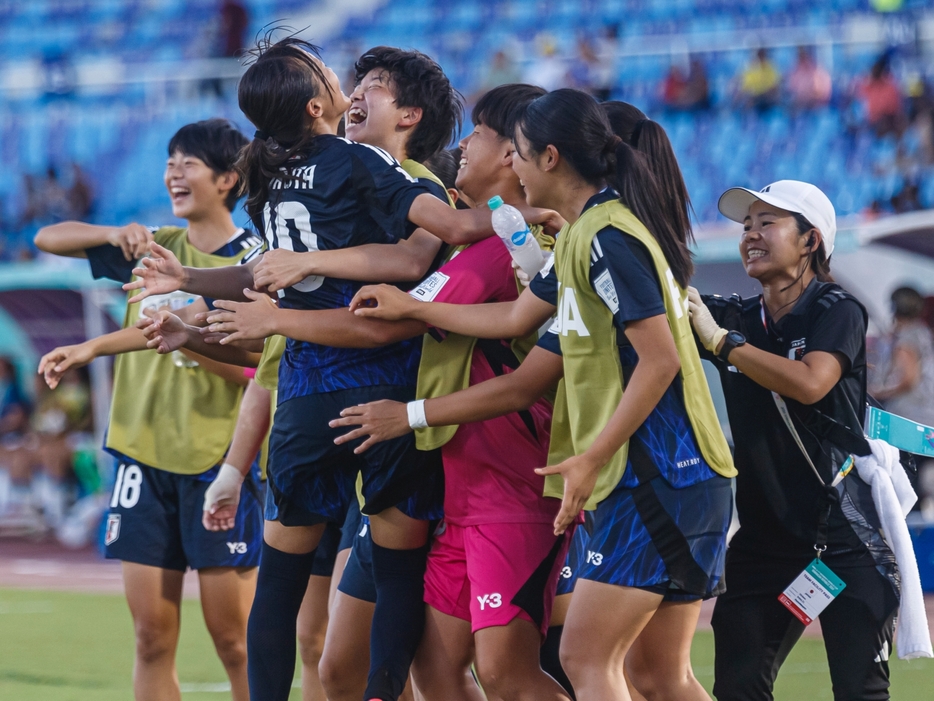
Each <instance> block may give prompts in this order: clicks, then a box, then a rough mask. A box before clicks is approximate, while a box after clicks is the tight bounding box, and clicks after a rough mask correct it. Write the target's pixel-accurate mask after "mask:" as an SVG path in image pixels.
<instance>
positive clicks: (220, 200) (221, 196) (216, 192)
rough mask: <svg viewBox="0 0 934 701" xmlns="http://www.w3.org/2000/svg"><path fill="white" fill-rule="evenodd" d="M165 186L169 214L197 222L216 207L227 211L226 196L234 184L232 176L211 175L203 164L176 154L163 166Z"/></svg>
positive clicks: (209, 170) (211, 172)
mask: <svg viewBox="0 0 934 701" xmlns="http://www.w3.org/2000/svg"><path fill="white" fill-rule="evenodd" d="M164 181H165V187H166V189H167V190H168V191H169V198H170V199H171V200H172V214H174V215H175V216H176V217H178V218H179V219H188V220H192V219H194V220H197V219H200V218H203V217H205V216H206V215H207V214H208V213H210V212H213V211H214V210H215V209H216V208H218V207H221V208H223V209H225V210H226V209H227V206H226V204H225V201H226V198H227V193H229V192H230V189H231V187H233V186H234V185H235V184H236V176H234V175H233V174H232V173H222V174H220V175H215V173H214V171H213V170H211V169H210V168H209V167H208V166H207V165H206V164H205V162H204V161H202V160H201V159H200V158H196V157H195V156H189V155H187V154H185V153H182V152H181V151H176V152H175V153H173V154H172V155H171V156H169V160H168V161H166V164H165V176H164Z"/></svg>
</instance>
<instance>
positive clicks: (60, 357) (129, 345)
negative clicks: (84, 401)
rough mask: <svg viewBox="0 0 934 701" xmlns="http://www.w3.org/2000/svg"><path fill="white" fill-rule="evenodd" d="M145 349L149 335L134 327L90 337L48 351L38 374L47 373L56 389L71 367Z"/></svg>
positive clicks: (45, 374)
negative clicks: (103, 357)
mask: <svg viewBox="0 0 934 701" xmlns="http://www.w3.org/2000/svg"><path fill="white" fill-rule="evenodd" d="M145 349H146V337H145V336H144V335H143V333H142V332H141V331H140V330H139V329H136V328H133V327H132V326H131V327H130V328H127V329H120V330H119V331H114V332H113V333H108V334H104V335H103V336H98V337H97V338H92V339H89V340H87V341H85V342H84V343H78V344H75V345H73V346H59V347H58V348H55V349H53V350H51V351H49V352H48V353H46V354H45V355H43V356H42V358H41V359H40V360H39V374H40V375H43V376H44V378H45V382H46V384H47V385H48V386H49V387H51V388H52V389H55V388H56V387H57V386H58V383H59V381H61V379H62V376H63V375H64V374H65V373H66V372H67V371H68V369H69V368H80V367H84V366H85V365H87V364H88V363H90V362H91V361H92V360H94V359H95V358H100V357H101V356H104V355H117V354H118V353H129V352H131V351H138V350H145Z"/></svg>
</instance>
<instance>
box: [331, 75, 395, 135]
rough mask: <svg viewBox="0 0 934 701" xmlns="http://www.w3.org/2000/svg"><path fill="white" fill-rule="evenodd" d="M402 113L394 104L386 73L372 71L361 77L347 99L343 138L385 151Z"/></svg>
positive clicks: (389, 80)
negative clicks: (348, 106)
mask: <svg viewBox="0 0 934 701" xmlns="http://www.w3.org/2000/svg"><path fill="white" fill-rule="evenodd" d="M405 113H406V110H405V109H404V108H401V107H399V106H398V105H397V104H396V97H395V95H394V94H393V91H392V87H391V79H390V75H389V71H387V70H385V69H383V68H374V69H373V70H371V71H370V72H369V73H367V74H366V75H365V76H363V79H362V80H361V81H360V83H359V84H358V85H357V87H356V88H354V91H353V93H351V95H350V109H349V110H348V111H347V119H346V122H345V129H346V133H347V138H348V139H350V140H351V141H357V142H359V143H362V144H370V145H371V146H380V147H386V146H387V145H388V144H389V142H390V139H391V137H392V136H393V135H394V134H395V131H396V127H397V126H398V125H399V123H400V122H401V121H402V120H403V119H404V117H405Z"/></svg>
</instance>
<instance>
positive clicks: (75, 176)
mask: <svg viewBox="0 0 934 701" xmlns="http://www.w3.org/2000/svg"><path fill="white" fill-rule="evenodd" d="M66 194H67V198H68V218H69V219H77V220H79V221H87V220H88V219H90V217H91V214H92V213H93V211H94V190H93V188H92V187H91V181H90V180H89V179H88V176H87V175H86V174H85V172H84V171H83V170H82V169H81V166H79V165H78V164H77V163H72V164H71V186H70V187H69V188H68V192H67V193H66Z"/></svg>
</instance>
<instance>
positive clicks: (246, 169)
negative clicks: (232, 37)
mask: <svg viewBox="0 0 934 701" xmlns="http://www.w3.org/2000/svg"><path fill="white" fill-rule="evenodd" d="M274 31H275V30H271V31H270V32H267V34H266V35H265V36H264V37H263V38H262V39H261V40H260V41H259V42H258V43H257V46H256V47H255V48H254V49H253V50H252V51H250V54H251V55H252V56H253V57H254V61H253V63H252V64H251V65H250V67H249V68H247V70H246V72H245V73H244V74H243V77H242V78H241V79H240V85H239V86H238V88H237V98H238V101H239V104H240V110H241V111H242V112H243V114H244V115H246V118H247V119H249V120H250V121H251V122H252V123H253V125H254V126H255V127H256V129H257V131H256V134H254V136H253V140H252V141H251V142H250V143H249V144H247V146H246V147H245V148H244V149H243V150H242V151H241V152H240V157H239V159H238V160H237V171H238V173H239V174H240V188H241V190H240V194H246V195H247V200H246V204H245V205H244V207H245V209H246V212H247V214H248V215H249V217H250V221H252V222H253V226H255V227H256V228H257V230H258V231H262V214H263V209H264V208H265V206H266V202H267V200H268V198H269V184H270V182H271V181H272V180H273V179H274V178H278V177H281V175H282V170H283V168H284V167H285V165H286V163H287V162H288V161H289V159H291V158H292V157H293V156H296V155H299V154H301V155H306V154H309V153H311V152H312V151H313V150H314V148H315V141H316V140H317V137H316V136H315V134H314V131H313V129H312V126H313V124H314V120H313V119H312V118H311V117H310V116H309V115H308V113H307V111H306V106H307V104H308V101H309V100H311V99H313V98H315V97H317V96H318V95H319V94H320V93H321V91H322V90H327V91H328V93H331V86H330V84H329V83H328V80H327V77H326V76H325V74H324V70H323V68H322V64H321V63H320V61H319V60H317V58H316V57H317V56H318V54H319V53H320V52H319V49H318V47H317V46H315V45H314V44H310V43H308V42H307V41H302V40H301V39H298V38H296V37H294V36H289V37H286V38H284V39H281V40H279V41H277V42H275V43H273V42H272V38H271V37H272V33H273V32H274Z"/></svg>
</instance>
